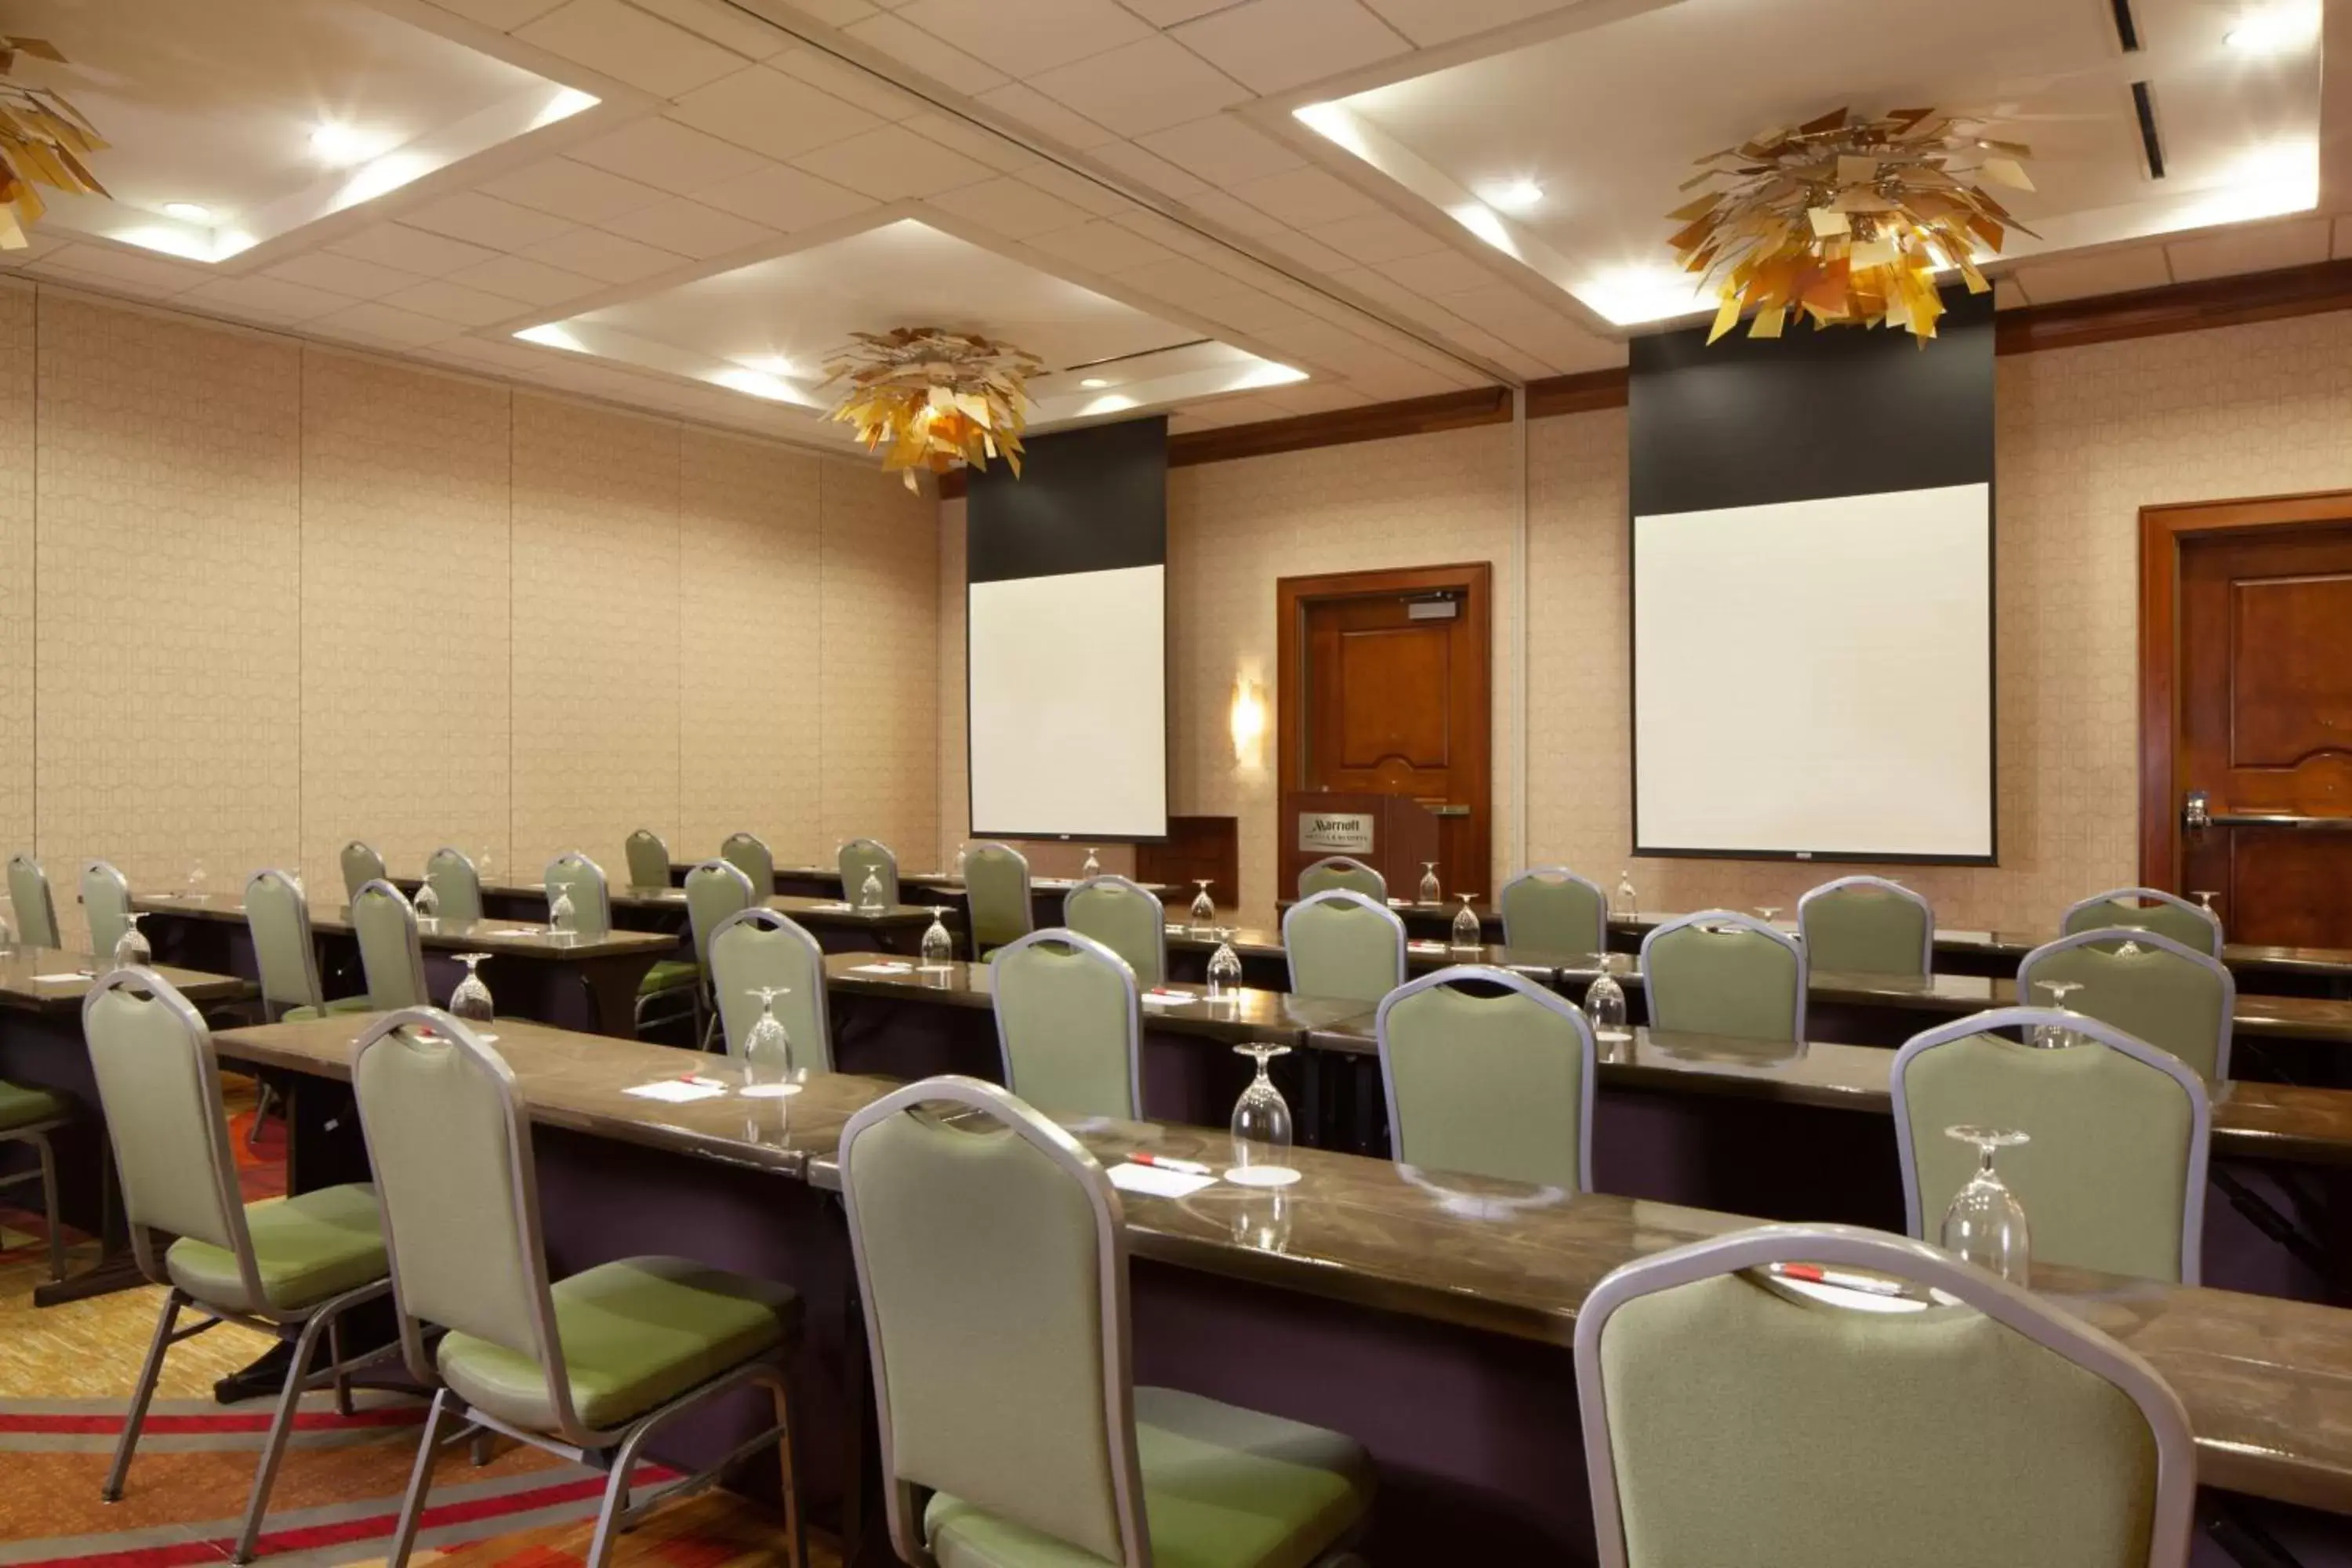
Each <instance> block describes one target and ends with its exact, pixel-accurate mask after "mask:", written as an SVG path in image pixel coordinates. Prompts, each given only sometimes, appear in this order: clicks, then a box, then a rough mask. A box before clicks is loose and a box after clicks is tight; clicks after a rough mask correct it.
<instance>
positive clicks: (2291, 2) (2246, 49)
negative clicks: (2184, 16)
mask: <svg viewBox="0 0 2352 1568" xmlns="http://www.w3.org/2000/svg"><path fill="white" fill-rule="evenodd" d="M2320 19H2321V18H2320V5H2319V0H2278V3H2277V4H2274V5H2260V6H2256V7H2254V8H2252V9H2251V10H2248V11H2245V12H2243V13H2242V14H2241V15H2240V16H2239V17H2238V19H2237V20H2236V21H2235V22H2233V23H2231V25H2230V30H2229V31H2228V32H2226V33H2224V34H2222V35H2221V41H2222V42H2223V43H2225V44H2227V45H2229V46H2230V47H2231V48H2232V49H2235V50H2237V51H2238V52H2240V53H2242V54H2248V55H2284V54H2293V53H2296V52H2298V51H2300V50H2304V49H2307V48H2309V47H2312V46H2313V45H2314V44H2315V43H2317V42H2318V41H2319V30H2320Z"/></svg>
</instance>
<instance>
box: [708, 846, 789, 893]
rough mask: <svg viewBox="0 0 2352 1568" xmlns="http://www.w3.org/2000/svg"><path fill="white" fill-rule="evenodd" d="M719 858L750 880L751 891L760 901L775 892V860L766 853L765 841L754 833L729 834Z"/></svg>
mask: <svg viewBox="0 0 2352 1568" xmlns="http://www.w3.org/2000/svg"><path fill="white" fill-rule="evenodd" d="M719 858H720V859H721V860H724V861H726V862H727V863H728V864H729V865H730V866H732V867H734V868H736V869H737V870H739V871H740V872H742V873H743V875H745V876H746V877H749V878H750V879H751V887H752V889H753V890H754V891H755V892H757V893H758V894H759V896H760V897H761V898H762V899H770V898H773V897H774V896H775V892H776V858H775V857H774V856H773V855H772V854H770V853H769V852H768V844H767V840H765V839H763V838H761V837H760V836H759V835H758V834H756V833H730V834H729V835H728V836H727V842H726V843H724V844H721V845H720V846H719Z"/></svg>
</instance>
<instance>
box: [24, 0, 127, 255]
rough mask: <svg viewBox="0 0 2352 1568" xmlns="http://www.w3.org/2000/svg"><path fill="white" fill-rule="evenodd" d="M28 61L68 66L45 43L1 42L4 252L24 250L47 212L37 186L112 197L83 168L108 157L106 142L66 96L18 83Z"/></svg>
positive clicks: (28, 39)
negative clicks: (19, 68)
mask: <svg viewBox="0 0 2352 1568" xmlns="http://www.w3.org/2000/svg"><path fill="white" fill-rule="evenodd" d="M27 55H29V56H31V57H32V58H35V59H39V60H48V61H51V62H53V63H55V64H58V65H62V64H64V63H65V56H63V55H61V54H59V53H58V51H57V48H56V47H55V46H53V45H51V44H49V43H47V41H46V40H44V39H40V38H11V37H0V250H22V249H24V248H25V231H26V229H28V228H30V227H31V226H33V225H34V224H35V223H37V222H38V221H39V220H40V216H41V214H42V213H43V211H45V210H46V208H45V207H44V205H43V204H42V201H41V197H40V193H39V192H37V191H36V190H35V189H34V188H33V187H34V186H35V185H37V184H39V185H47V186H48V187H49V188H50V189H52V190H58V191H67V192H69V193H71V194H72V195H78V196H81V195H91V196H103V195H107V190H106V187H105V186H104V185H101V184H99V183H98V176H97V175H95V174H91V173H90V172H89V164H87V163H83V162H82V160H83V159H84V158H87V157H88V156H89V155H90V154H91V153H102V152H104V151H105V150H106V142H105V140H104V139H103V138H101V137H100V135H99V133H98V132H97V131H96V130H95V129H94V128H93V127H92V126H91V125H90V122H89V121H88V120H85V119H84V118H82V113H81V110H78V109H76V108H75V107H74V106H73V105H72V104H70V103H68V102H67V101H66V100H65V96H64V95H63V94H62V93H59V92H58V91H57V90H56V89H52V88H42V87H26V85H25V84H24V83H22V82H19V81H16V80H15V79H14V78H15V76H16V62H17V60H18V59H19V58H23V57H25V56H27Z"/></svg>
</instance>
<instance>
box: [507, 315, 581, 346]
mask: <svg viewBox="0 0 2352 1568" xmlns="http://www.w3.org/2000/svg"><path fill="white" fill-rule="evenodd" d="M515 336H516V337H519V338H520V339H521V340H522V341H523V342H527V343H538V344H539V345H541V347H542V348H551V349H569V350H571V351H572V353H587V352H588V345H587V344H586V343H583V342H581V341H580V340H579V339H578V338H575V337H573V336H572V334H571V333H570V332H567V331H564V330H563V328H562V326H561V325H560V324H559V323H557V322H554V321H550V322H548V323H547V324H546V325H545V326H543V327H525V328H524V329H523V330H522V331H519V332H517V333H516V334H515Z"/></svg>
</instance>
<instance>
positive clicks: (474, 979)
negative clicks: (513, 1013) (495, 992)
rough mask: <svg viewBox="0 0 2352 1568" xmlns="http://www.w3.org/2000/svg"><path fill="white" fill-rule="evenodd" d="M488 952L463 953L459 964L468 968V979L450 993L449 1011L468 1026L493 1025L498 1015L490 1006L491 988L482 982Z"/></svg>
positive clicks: (459, 955) (460, 954) (461, 981)
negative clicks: (482, 966) (483, 965)
mask: <svg viewBox="0 0 2352 1568" xmlns="http://www.w3.org/2000/svg"><path fill="white" fill-rule="evenodd" d="M489 956H490V955H489V954H488V953H487V952H461V953H459V954H458V955H457V962H458V963H462V964H464V965H465V966H466V978H465V979H463V980H460V981H459V982H457V989H456V990H455V991H452V992H450V993H449V1011H450V1013H451V1014H452V1015H453V1016H457V1017H460V1018H463V1019H465V1020H466V1022H467V1023H468V1024H492V1023H496V1022H497V1021H498V1014H497V1012H496V1011H495V1010H494V1009H493V1008H492V1007H491V1005H490V988H489V987H488V985H486V984H483V982H482V973H481V965H482V963H484V962H486V961H487V960H488V958H489Z"/></svg>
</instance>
